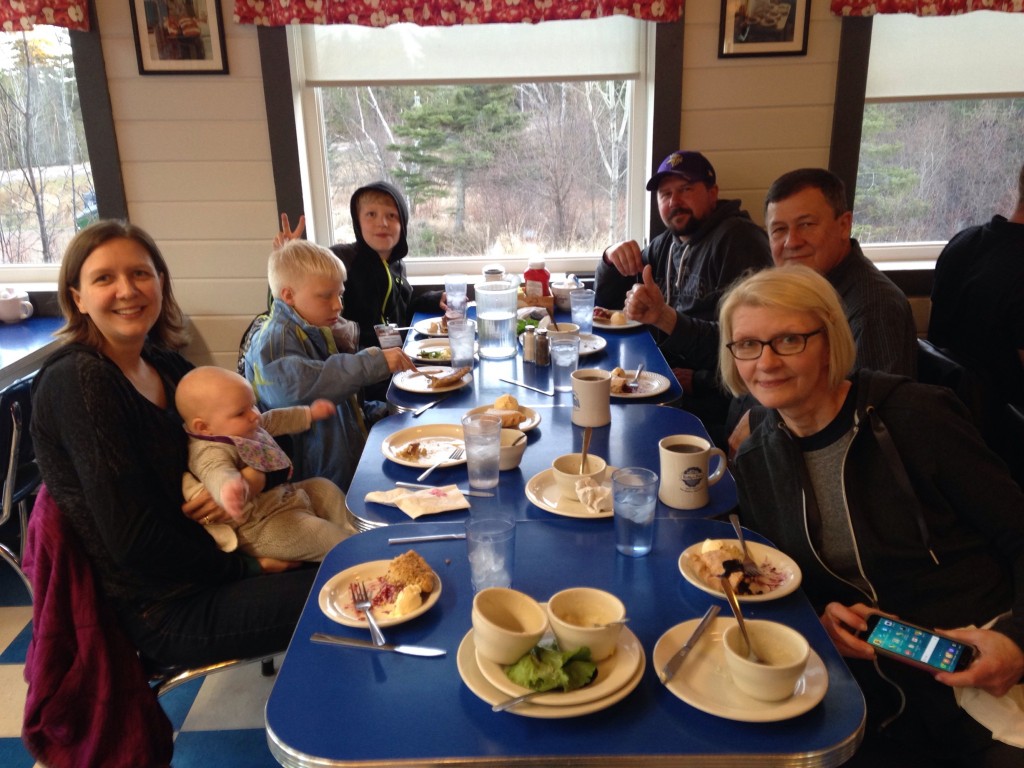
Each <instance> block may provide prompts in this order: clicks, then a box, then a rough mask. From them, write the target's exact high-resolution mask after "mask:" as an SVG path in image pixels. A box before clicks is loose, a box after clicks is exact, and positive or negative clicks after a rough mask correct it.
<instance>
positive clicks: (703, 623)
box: [364, 605, 721, 684]
mask: <svg viewBox="0 0 1024 768" xmlns="http://www.w3.org/2000/svg"><path fill="white" fill-rule="evenodd" d="M720 610H721V608H720V607H719V606H717V605H712V606H711V607H709V608H708V609H707V611H705V612H704V618H703V619H701V620H700V624H698V625H697V628H696V629H695V630H693V634H691V635H690V639H689V640H687V641H686V642H685V643H683V647H682V648H680V649H679V650H678V651H676V653H675V655H674V656H672V658H670V659H669V660H668V661H667V662H666V663H665V666H664V667H662V668H661V674H660V675H659V677H660V678H661V682H663V683H666V684H667V683H668V681H669V680H671V679H672V676H673V675H674V674H675V673H676V670H677V669H679V665H680V664H682V663H683V659H685V658H686V654H688V653H689V652H690V651H691V650H693V646H695V645H696V644H697V641H698V640H700V636H701V635H703V634H704V630H705V629H707V628H708V624H710V623H711V620H712V619H714V618H715V616H717V615H718V612H719V611H720ZM364 642H365V641H364Z"/></svg>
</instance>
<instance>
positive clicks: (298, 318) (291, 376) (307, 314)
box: [243, 240, 414, 491]
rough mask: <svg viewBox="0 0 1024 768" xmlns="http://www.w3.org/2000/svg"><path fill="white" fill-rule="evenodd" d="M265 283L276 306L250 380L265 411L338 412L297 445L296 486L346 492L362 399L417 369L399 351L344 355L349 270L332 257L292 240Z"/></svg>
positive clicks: (273, 261) (359, 440)
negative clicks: (339, 338) (322, 405)
mask: <svg viewBox="0 0 1024 768" xmlns="http://www.w3.org/2000/svg"><path fill="white" fill-rule="evenodd" d="M267 276H268V280H269V282H270V290H271V293H272V295H273V297H274V300H273V304H272V305H271V308H270V316H269V317H268V318H267V321H266V322H265V323H264V324H263V325H262V327H260V329H259V330H258V331H256V333H255V334H254V335H253V337H252V339H251V341H250V342H249V348H248V349H247V350H246V352H245V356H244V360H243V362H244V366H245V377H246V378H247V379H248V380H249V381H250V382H251V383H252V386H253V389H254V390H255V391H256V398H257V403H258V405H259V406H260V409H261V410H267V409H270V408H284V407H288V406H293V405H307V404H309V403H312V402H313V401H314V400H317V399H320V398H325V399H327V400H330V401H331V402H333V403H335V404H336V406H337V408H336V411H337V417H336V418H332V419H325V420H323V421H318V422H316V423H315V424H313V426H312V427H311V428H310V430H309V431H308V432H304V433H302V434H298V435H294V436H293V437H292V443H293V449H294V453H293V455H292V460H293V461H294V462H295V476H296V477H297V478H299V479H305V478H310V477H326V478H328V479H329V480H333V481H334V483H335V484H336V485H337V486H338V487H339V488H341V489H342V490H343V491H344V490H348V486H349V483H350V482H351V481H352V474H353V473H354V472H355V468H356V464H357V463H358V461H359V455H360V453H362V449H363V444H364V443H365V441H366V430H365V426H364V424H363V420H362V410H361V408H360V405H359V403H358V401H357V399H356V394H357V393H358V392H359V390H360V389H361V388H363V387H365V386H367V385H369V384H374V383H376V382H380V381H384V380H385V379H387V378H388V377H389V376H390V375H391V373H393V372H395V371H402V370H412V369H413V368H414V366H413V364H412V361H411V360H410V359H409V358H408V357H407V356H406V355H405V353H404V352H402V350H401V349H399V348H397V347H394V348H391V349H384V350H382V349H380V347H369V348H367V349H363V350H361V351H359V352H357V353H356V354H346V353H341V352H338V350H337V347H336V346H335V341H334V336H333V334H332V333H331V328H332V327H333V326H334V325H335V323H336V321H337V319H338V317H339V315H340V314H341V310H342V294H343V292H344V283H345V266H344V264H342V263H341V261H340V260H339V259H338V257H337V256H335V255H334V254H333V253H331V251H329V250H327V249H326V248H324V247H322V246H319V245H316V244H315V243H311V242H309V241H307V240H291V241H289V242H287V243H285V244H284V245H283V246H281V247H280V248H278V249H277V250H275V251H274V252H273V253H271V254H270V259H269V262H268V267H267Z"/></svg>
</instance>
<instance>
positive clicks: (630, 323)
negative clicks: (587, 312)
mask: <svg viewBox="0 0 1024 768" xmlns="http://www.w3.org/2000/svg"><path fill="white" fill-rule="evenodd" d="M609 311H610V312H621V311H622V310H621V309H612V310H609ZM638 325H643V323H641V322H640V321H639V320H629V319H627V320H626V323H625V325H612V324H611V323H609V322H607V321H606V320H598V319H597V318H596V317H595V318H594V327H595V328H600V329H601V330H602V331H628V330H631V329H633V328H636V327H637V326H638Z"/></svg>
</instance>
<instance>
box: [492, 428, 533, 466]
mask: <svg viewBox="0 0 1024 768" xmlns="http://www.w3.org/2000/svg"><path fill="white" fill-rule="evenodd" d="M525 434H526V433H525V432H520V431H519V430H518V429H502V430H501V448H500V449H499V453H498V469H499V470H501V471H503V472H504V471H505V470H506V469H515V468H516V467H518V466H519V462H520V461H522V460H523V451H525V450H526V440H523V442H521V443H519V445H512V443H514V442H515V441H516V440H518V439H519V438H520V437H523V436H524V435H525Z"/></svg>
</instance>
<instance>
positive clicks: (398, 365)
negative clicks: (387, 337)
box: [381, 347, 416, 373]
mask: <svg viewBox="0 0 1024 768" xmlns="http://www.w3.org/2000/svg"><path fill="white" fill-rule="evenodd" d="M381 351H382V352H383V353H384V359H385V360H387V361H388V370H389V371H391V372H392V373H398V372H399V371H415V370H416V365H415V364H414V363H413V361H412V360H411V359H410V358H409V356H408V355H407V354H405V352H403V351H402V350H401V349H399V348H398V347H391V348H389V349H383V350H381Z"/></svg>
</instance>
